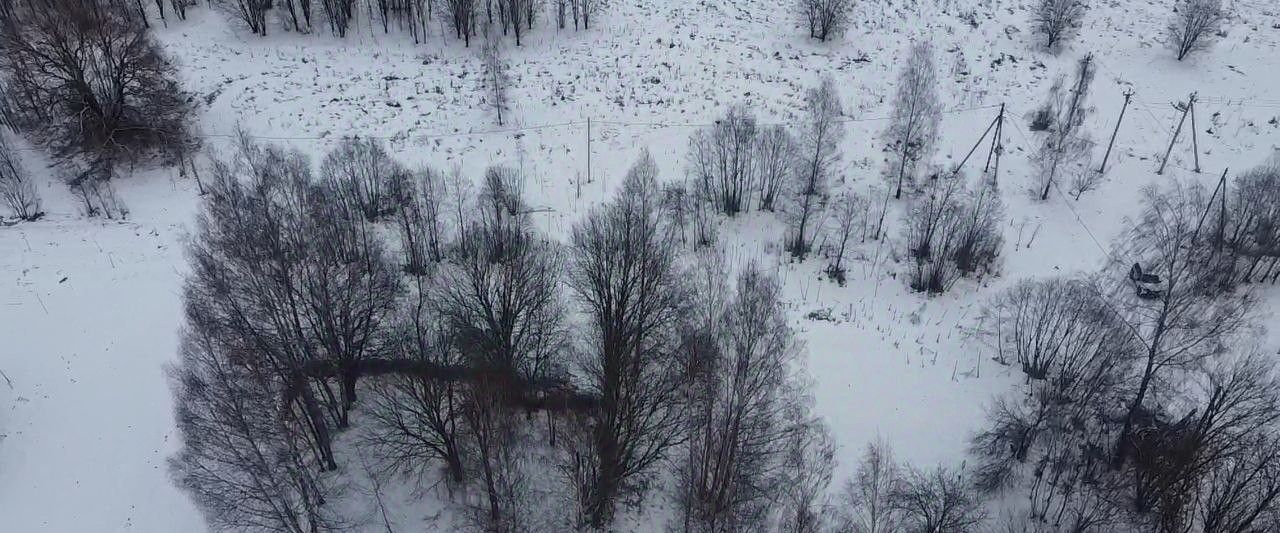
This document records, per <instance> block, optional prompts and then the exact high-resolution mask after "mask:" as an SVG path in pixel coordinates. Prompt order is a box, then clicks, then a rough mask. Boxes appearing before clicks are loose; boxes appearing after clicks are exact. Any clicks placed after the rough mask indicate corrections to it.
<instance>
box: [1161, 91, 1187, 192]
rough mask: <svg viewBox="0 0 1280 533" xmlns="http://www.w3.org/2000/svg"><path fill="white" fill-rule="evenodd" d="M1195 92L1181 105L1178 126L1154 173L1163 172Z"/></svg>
mask: <svg viewBox="0 0 1280 533" xmlns="http://www.w3.org/2000/svg"><path fill="white" fill-rule="evenodd" d="M1195 102H1196V93H1191V97H1190V98H1188V99H1187V105H1185V106H1183V107H1182V118H1180V119H1178V127H1177V128H1176V129H1174V130H1173V138H1172V139H1169V148H1168V149H1166V150H1165V151H1164V159H1162V160H1161V161H1160V168H1159V169H1157V170H1156V174H1164V166H1165V165H1166V164H1168V163H1169V153H1171V152H1173V144H1174V143H1176V142H1178V134H1180V133H1182V123H1183V122H1186V120H1187V113H1188V112H1189V111H1191V106H1192V105H1195Z"/></svg>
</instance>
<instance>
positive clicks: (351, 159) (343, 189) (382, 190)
mask: <svg viewBox="0 0 1280 533" xmlns="http://www.w3.org/2000/svg"><path fill="white" fill-rule="evenodd" d="M404 174H407V172H406V171H405V170H404V169H403V168H402V167H401V166H400V164H399V163H397V162H396V161H395V160H393V159H392V158H391V156H390V155H388V154H387V151H386V149H384V148H383V147H382V143H381V142H380V141H378V140H376V139H360V138H354V137H352V138H346V139H343V140H342V142H341V144H339V145H338V146H337V147H335V148H334V149H333V150H331V151H329V153H328V154H325V157H324V160H323V161H322V162H321V163H320V176H321V178H322V179H323V180H324V181H325V182H326V183H327V184H328V185H329V186H330V187H331V188H332V189H333V190H334V192H335V193H336V194H337V196H338V197H339V198H340V199H341V200H342V201H343V202H345V203H348V204H350V208H351V209H352V210H353V211H355V212H357V213H359V214H360V215H361V216H363V217H364V218H365V219H366V220H369V221H375V220H378V219H380V218H383V217H385V216H388V215H391V214H392V213H394V212H395V208H396V200H397V199H396V198H395V197H394V194H393V193H394V192H395V191H394V190H393V189H394V187H393V186H392V185H393V184H394V183H396V182H397V180H399V179H400V178H401V177H402V176H403V175H404Z"/></svg>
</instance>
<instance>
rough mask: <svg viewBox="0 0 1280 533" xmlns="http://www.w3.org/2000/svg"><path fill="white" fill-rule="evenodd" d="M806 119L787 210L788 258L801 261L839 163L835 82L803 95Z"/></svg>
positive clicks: (841, 110)
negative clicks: (788, 227)
mask: <svg viewBox="0 0 1280 533" xmlns="http://www.w3.org/2000/svg"><path fill="white" fill-rule="evenodd" d="M805 105H806V108H807V111H806V113H807V117H806V120H805V129H804V133H803V135H802V136H801V139H800V156H799V158H798V159H797V168H796V170H795V172H794V173H793V174H792V186H791V187H790V188H791V195H792V197H793V198H794V203H795V205H794V206H793V207H792V208H791V209H790V211H791V212H790V213H789V214H790V215H791V216H790V218H791V219H792V223H791V230H790V231H789V232H788V233H789V235H788V236H787V250H788V251H789V252H791V256H792V257H795V258H798V259H804V257H805V256H806V255H807V254H808V253H809V250H810V248H811V247H812V243H811V240H810V239H811V236H810V235H811V234H816V233H817V232H816V231H813V229H812V226H814V225H816V221H815V219H816V218H817V215H818V212H819V211H820V210H821V208H822V201H823V196H824V195H825V194H826V186H827V180H828V179H830V177H831V174H832V173H833V172H834V171H835V166H836V164H837V163H838V162H839V161H840V140H841V139H843V138H844V124H843V123H842V122H841V121H840V116H841V115H842V114H843V113H844V108H843V106H841V104H840V95H839V94H838V93H837V91H836V85H835V80H834V79H832V78H830V77H826V78H823V79H822V82H821V83H820V84H819V85H818V86H817V87H815V88H812V89H809V92H808V93H807V94H806V95H805Z"/></svg>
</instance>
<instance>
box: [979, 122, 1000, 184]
mask: <svg viewBox="0 0 1280 533" xmlns="http://www.w3.org/2000/svg"><path fill="white" fill-rule="evenodd" d="M1001 152H1004V103H1003V102H1002V103H1001V104H1000V114H999V115H997V116H996V136H995V138H994V139H991V150H990V151H988V152H987V164H986V165H984V166H983V167H982V171H983V172H986V171H987V169H988V168H991V159H992V156H994V157H995V162H996V166H995V169H994V171H993V172H992V173H991V185H992V186H993V187H994V186H996V185H997V184H998V183H999V180H1000V154H1001Z"/></svg>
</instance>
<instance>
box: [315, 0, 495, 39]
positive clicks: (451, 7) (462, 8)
mask: <svg viewBox="0 0 1280 533" xmlns="http://www.w3.org/2000/svg"><path fill="white" fill-rule="evenodd" d="M326 1H331V0H326ZM476 5H477V0H444V6H445V9H444V11H442V14H443V15H444V16H445V17H446V18H448V19H449V23H450V24H451V25H452V26H453V32H454V34H455V36H456V37H457V38H458V39H462V40H463V42H464V43H465V44H466V46H467V47H470V46H471V38H472V37H475V35H476V17H477V16H478V15H477V13H476V10H477V7H476Z"/></svg>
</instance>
